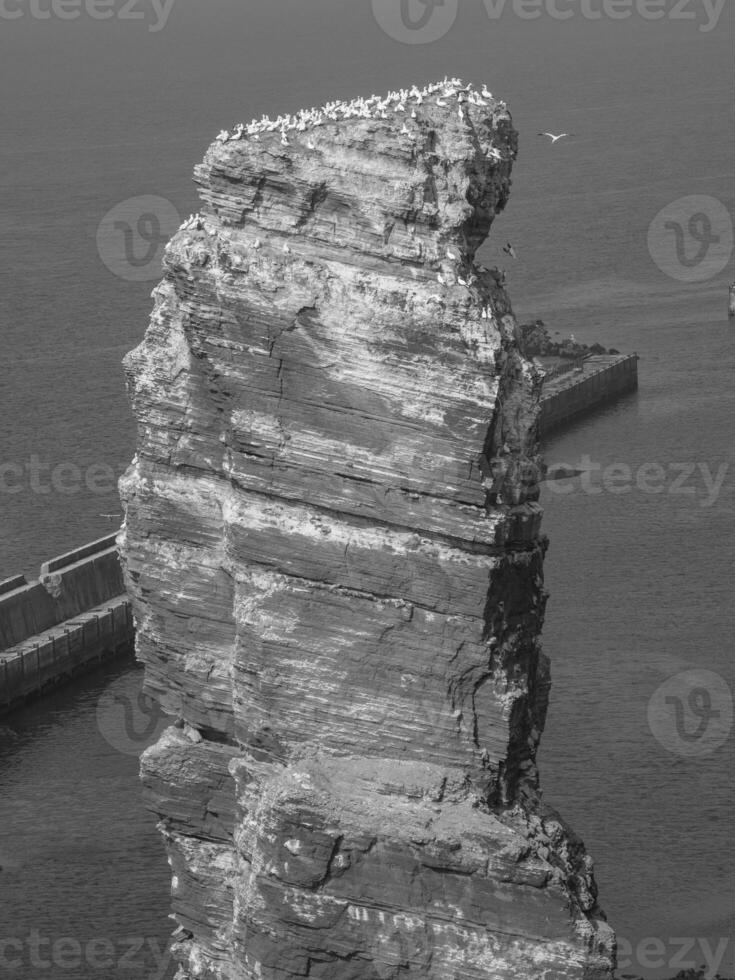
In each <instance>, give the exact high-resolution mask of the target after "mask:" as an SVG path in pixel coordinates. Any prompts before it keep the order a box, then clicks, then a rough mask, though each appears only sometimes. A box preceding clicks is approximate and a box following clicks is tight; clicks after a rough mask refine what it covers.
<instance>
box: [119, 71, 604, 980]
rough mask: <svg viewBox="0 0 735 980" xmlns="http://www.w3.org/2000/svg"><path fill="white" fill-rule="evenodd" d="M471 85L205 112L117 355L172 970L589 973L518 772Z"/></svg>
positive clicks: (529, 468) (532, 454)
mask: <svg viewBox="0 0 735 980" xmlns="http://www.w3.org/2000/svg"><path fill="white" fill-rule="evenodd" d="M489 94H490V93H489V92H488V91H487V89H485V90H484V95H483V94H480V93H478V92H476V91H475V90H474V89H473V88H472V87H470V86H466V85H464V84H463V83H462V82H461V81H460V80H459V79H445V80H444V81H443V82H438V83H436V84H435V85H431V86H426V87H424V88H423V89H418V88H415V87H414V88H412V89H405V90H402V91H400V92H393V93H389V95H387V96H380V97H378V96H372V97H371V98H366V99H358V100H354V101H353V102H349V103H348V102H339V103H328V104H327V105H326V106H324V107H322V108H321V109H314V110H307V111H304V112H302V113H298V114H296V115H295V116H289V117H280V118H279V119H278V120H269V119H267V118H266V117H264V118H263V119H261V120H259V121H258V122H257V123H256V122H254V123H251V124H249V125H248V126H243V125H240V126H239V127H237V129H236V130H235V135H233V134H230V132H229V131H223V132H222V133H220V136H219V137H218V138H217V139H216V140H215V141H214V142H213V144H212V146H211V147H210V148H209V150H208V151H207V154H206V156H205V158H204V162H203V163H202V164H201V165H200V166H198V167H197V168H196V170H195V180H196V183H197V185H198V187H199V194H200V197H201V201H202V208H201V213H200V214H199V215H198V216H197V220H196V221H191V222H188V223H187V225H186V227H182V229H181V230H180V231H179V232H178V233H177V234H176V235H175V236H174V238H173V240H172V241H171V242H170V244H169V246H168V248H167V251H166V255H165V259H164V266H165V269H164V277H163V281H162V282H161V284H160V285H159V286H158V287H157V288H156V290H155V293H154V296H155V307H154V310H153V313H152V316H151V320H150V325H149V327H148V330H147V332H146V335H145V338H144V340H143V341H142V343H141V344H140V346H139V347H137V348H136V349H135V350H134V351H132V352H131V353H130V354H129V355H128V356H127V358H126V360H125V367H126V372H127V378H128V385H129V393H130V398H131V402H132V406H133V411H134V413H135V417H136V419H137V423H138V445H137V453H136V457H135V460H134V461H133V463H132V465H131V466H130V468H129V469H128V472H127V473H126V475H125V476H124V477H123V479H122V481H121V490H122V495H123V499H124V504H125V511H126V516H125V523H124V526H123V529H122V531H121V535H120V539H119V541H120V545H121V551H122V555H123V560H124V568H125V574H126V580H127V586H128V589H129V591H130V595H131V596H132V599H133V604H134V610H135V619H136V626H137V653H138V657H139V659H140V660H141V661H142V662H143V663H144V664H145V667H146V680H145V684H146V690H147V692H148V693H149V694H150V695H151V696H152V697H154V698H155V699H157V701H158V702H159V703H160V704H161V706H162V707H163V709H164V710H165V711H166V712H168V713H170V715H171V721H172V724H171V727H170V728H168V729H167V730H166V731H165V732H164V734H163V735H162V737H161V738H160V739H159V741H158V742H157V743H156V744H155V745H154V746H152V747H151V748H150V749H149V750H147V751H146V753H145V754H144V756H143V758H142V777H143V781H144V784H145V787H146V792H147V798H148V802H149V805H150V807H151V809H152V810H153V811H154V812H155V813H156V814H157V815H158V818H159V820H160V823H159V827H160V830H161V833H162V835H163V838H164V840H165V844H166V848H167V851H168V856H169V862H170V864H171V867H172V875H173V878H172V911H173V915H174V917H175V920H176V922H177V925H178V929H177V932H176V936H175V943H174V947H173V948H174V952H175V955H176V957H177V959H178V961H179V962H180V964H181V965H180V968H179V972H178V974H177V977H178V980H194V978H197V980H200V978H201V980H256V978H257V980H296V978H302V977H308V978H319V980H460V978H461V980H516V978H517V980H539V978H541V977H544V978H546V980H563V978H575V980H603V978H611V977H612V966H613V956H614V954H613V949H614V937H613V933H612V931H611V929H610V928H609V926H608V925H607V923H606V922H605V918H604V915H603V914H602V912H601V910H600V909H599V907H598V905H597V900H596V887H595V883H594V879H593V875H592V866H591V861H590V858H589V857H588V855H587V854H586V853H585V850H584V846H583V844H582V842H581V841H580V840H579V839H578V838H577V837H576V836H575V835H574V833H573V832H572V831H571V830H570V829H569V827H567V826H566V825H565V824H564V822H563V821H562V819H561V818H560V817H559V816H558V815H557V814H556V813H554V812H553V811H552V810H550V809H549V808H548V807H547V806H546V805H545V804H544V803H543V801H542V798H541V791H540V788H539V779H538V772H537V769H536V764H535V756H536V751H537V747H538V744H539V738H540V733H541V731H542V729H543V726H544V718H545V714H546V706H547V700H548V692H549V683H550V682H549V670H548V663H547V659H546V657H545V655H544V654H543V653H542V652H541V648H540V640H539V635H540V631H541V626H542V621H543V613H544V604H545V599H546V595H545V592H544V588H543V556H544V551H545V547H546V541H545V539H544V538H543V537H542V536H541V533H540V517H541V510H540V507H539V505H538V503H537V498H538V480H539V479H540V462H539V457H538V452H537V437H536V420H537V414H538V397H539V389H540V381H541V379H540V377H539V376H538V374H537V373H536V371H535V369H534V367H533V365H532V364H531V363H530V362H529V361H527V360H525V359H524V357H523V356H522V354H521V351H520V348H519V344H518V330H517V326H516V322H515V319H514V317H513V313H512V309H511V305H510V301H509V298H508V296H507V294H506V292H505V290H504V289H503V287H502V285H501V283H502V276H501V274H500V273H499V272H498V271H497V270H489V271H488V270H487V269H485V268H483V267H481V266H479V265H477V264H476V263H475V254H476V251H477V249H478V247H479V246H480V245H481V243H482V242H483V241H484V240H485V238H486V237H487V235H488V232H489V230H490V226H491V224H492V221H493V218H494V217H495V215H496V214H497V213H498V212H499V211H500V210H501V209H502V208H503V207H504V206H505V204H506V202H507V200H508V195H509V189H510V173H511V167H512V162H513V160H514V158H515V154H516V145H517V134H516V132H515V130H514V129H513V126H512V122H511V118H510V115H509V113H508V110H507V108H506V106H505V104H504V103H503V102H500V101H499V100H497V99H494V98H492V97H491V98H488V97H487V96H489ZM460 104H461V105H462V106H463V110H464V111H463V112H461V113H460V112H459V111H458V108H459V105H460ZM406 131H407V132H406ZM256 243H257V247H256ZM286 246H288V247H286ZM460 280H461V281H460Z"/></svg>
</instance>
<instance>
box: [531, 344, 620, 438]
mask: <svg viewBox="0 0 735 980" xmlns="http://www.w3.org/2000/svg"><path fill="white" fill-rule="evenodd" d="M637 387H638V355H637V354H593V355H591V356H590V357H587V358H585V360H584V361H583V362H582V364H581V365H580V366H578V367H577V368H576V369H574V370H572V371H569V372H567V373H564V374H559V375H556V376H552V377H548V378H547V380H546V381H545V382H544V387H543V393H542V395H541V412H540V415H539V435H540V436H541V437H543V436H545V435H547V434H548V433H549V432H551V431H552V430H553V429H555V428H556V427H557V426H559V425H561V424H562V423H563V422H567V421H569V420H570V419H572V418H574V417H575V416H578V415H582V414H584V413H585V412H588V411H590V410H591V409H593V408H596V407H597V406H598V405H602V404H604V403H605V402H608V401H611V400H612V399H614V398H617V397H618V396H619V395H622V394H624V393H625V392H627V391H635V389H636V388H637Z"/></svg>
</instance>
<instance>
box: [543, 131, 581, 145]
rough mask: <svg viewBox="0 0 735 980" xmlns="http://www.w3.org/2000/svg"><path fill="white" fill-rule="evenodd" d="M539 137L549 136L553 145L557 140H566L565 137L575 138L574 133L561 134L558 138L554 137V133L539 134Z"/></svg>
mask: <svg viewBox="0 0 735 980" xmlns="http://www.w3.org/2000/svg"><path fill="white" fill-rule="evenodd" d="M538 135H539V136H548V137H549V139H550V140H551V142H552V143H556V142H557V140H560V139H564V137H565V136H573V135H574V134H573V133H559V135H558V136H554V134H553V133H539V134H538Z"/></svg>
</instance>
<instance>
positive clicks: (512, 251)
mask: <svg viewBox="0 0 735 980" xmlns="http://www.w3.org/2000/svg"><path fill="white" fill-rule="evenodd" d="M503 251H504V252H505V253H506V254H507V255H510V257H511V258H512V259H517V258H518V256H517V255H516V250H515V249H514V248H513V246H512V245H511V243H510V242H508V244H507V245H503Z"/></svg>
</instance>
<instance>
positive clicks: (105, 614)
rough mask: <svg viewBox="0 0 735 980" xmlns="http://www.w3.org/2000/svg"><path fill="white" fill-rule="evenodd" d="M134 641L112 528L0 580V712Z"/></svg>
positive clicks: (121, 651)
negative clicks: (37, 568) (33, 571)
mask: <svg viewBox="0 0 735 980" xmlns="http://www.w3.org/2000/svg"><path fill="white" fill-rule="evenodd" d="M133 646H134V627H133V616H132V611H131V606H130V601H129V599H128V597H127V594H126V592H125V586H124V583H123V578H122V569H121V567H120V559H119V557H118V552H117V545H116V543H115V535H114V534H113V535H108V536H107V537H104V538H100V539H99V540H97V541H92V542H90V543H89V544H86V545H84V546H83V547H81V548H78V549H76V550H75V551H71V552H68V553H67V554H64V555H60V556H58V557H56V558H52V559H50V560H49V561H47V562H44V564H43V565H42V566H41V574H40V576H39V579H38V581H33V582H28V581H27V580H26V578H25V576H23V575H18V576H15V577H14V578H10V579H6V580H5V581H3V582H0V715H2V714H6V713H7V712H8V711H11V710H13V709H14V708H15V707H17V706H19V705H21V704H23V703H24V702H25V701H26V700H27V699H29V698H31V697H33V696H35V695H37V694H39V693H41V692H42V691H44V690H46V689H48V688H50V687H53V686H55V685H56V684H59V683H61V682H62V681H63V680H65V679H67V678H69V677H72V676H74V675H75V674H78V673H80V672H82V671H84V670H85V669H88V668H89V667H91V666H93V665H94V664H96V663H97V662H99V661H100V660H102V659H104V658H107V657H112V656H116V655H119V654H132V651H133Z"/></svg>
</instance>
